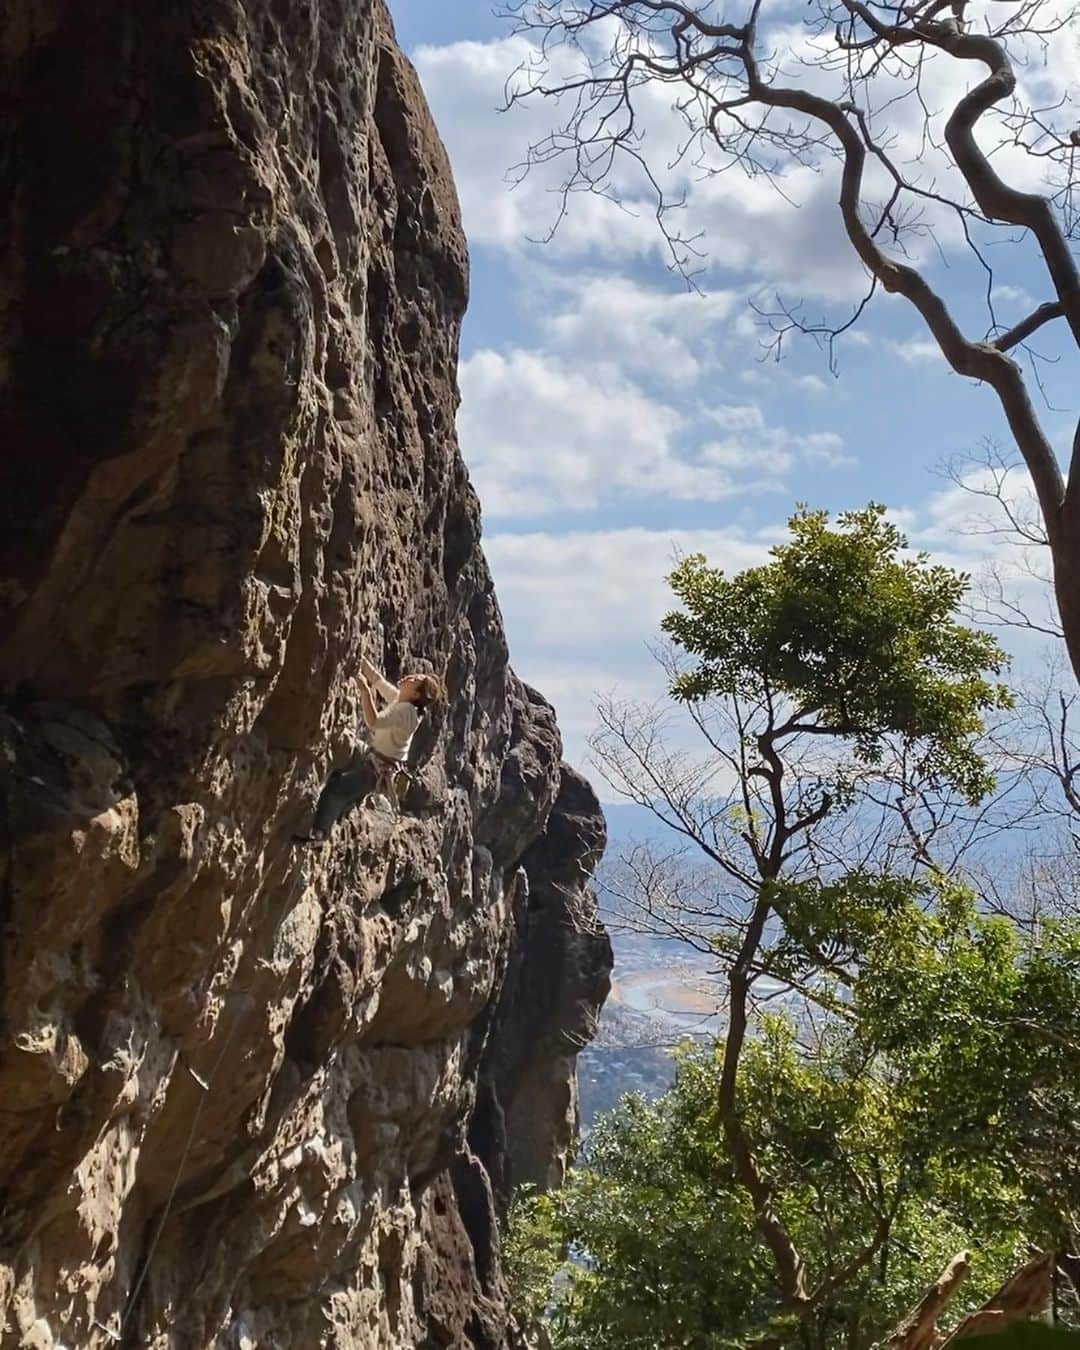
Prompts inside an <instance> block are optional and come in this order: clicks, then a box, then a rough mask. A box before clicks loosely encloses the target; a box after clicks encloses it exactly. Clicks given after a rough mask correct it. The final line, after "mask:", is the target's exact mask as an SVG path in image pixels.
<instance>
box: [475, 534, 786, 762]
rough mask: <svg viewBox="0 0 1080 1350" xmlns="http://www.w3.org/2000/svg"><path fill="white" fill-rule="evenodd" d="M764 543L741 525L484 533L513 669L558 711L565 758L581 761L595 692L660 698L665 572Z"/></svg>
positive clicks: (742, 556)
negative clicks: (689, 560) (680, 561)
mask: <svg viewBox="0 0 1080 1350" xmlns="http://www.w3.org/2000/svg"><path fill="white" fill-rule="evenodd" d="M768 547H769V545H768V543H767V542H766V541H764V540H762V539H760V538H758V537H756V536H749V535H747V534H745V533H743V532H741V531H739V530H737V529H730V530H648V529H642V528H636V527H632V528H629V529H621V530H604V531H574V532H572V533H569V534H553V533H547V532H532V533H528V534H494V535H492V536H490V537H488V538H486V539H485V541H484V551H485V553H486V554H487V558H488V561H489V563H490V564H491V570H492V574H493V576H494V578H495V587H496V590H497V592H498V595H499V603H500V605H501V607H502V610H503V615H504V617H505V620H506V625H507V632H508V634H509V638H510V656H511V660H512V662H513V664H514V668H515V670H516V671H517V672H518V674H519V675H520V676H521V677H522V679H525V680H528V681H529V683H530V684H534V685H535V686H536V687H537V688H538V689H541V690H543V692H544V695H545V697H547V698H548V699H550V700H551V702H552V703H554V705H555V708H556V711H557V712H558V714H559V725H560V726H561V727H562V731H563V737H564V740H565V744H566V755H567V758H568V759H569V760H570V761H571V762H572V763H576V764H579V765H581V764H584V763H585V759H586V741H587V738H588V736H589V733H590V732H591V731H592V729H593V727H594V725H595V717H594V713H593V710H594V708H595V705H596V700H597V697H598V696H599V695H601V694H604V693H607V692H609V691H611V690H617V691H618V693H619V694H620V696H621V697H629V698H636V699H652V698H657V697H659V696H660V695H661V694H662V693H663V688H664V685H663V679H662V677H661V675H660V673H659V668H658V667H657V666H656V665H655V662H654V661H653V659H652V656H651V655H650V653H649V650H648V645H649V644H650V643H652V642H655V641H657V640H658V639H659V638H660V637H661V633H660V621H661V619H662V618H663V616H664V615H665V614H666V613H667V612H668V611H669V610H671V609H673V608H674V607H675V604H674V598H673V596H672V594H671V592H670V590H669V589H668V586H667V583H666V581H665V577H666V576H667V575H668V573H669V572H670V571H671V569H672V566H673V565H674V562H675V560H676V558H677V557H678V556H681V555H684V554H687V553H704V554H705V555H706V557H707V558H708V559H709V561H710V562H711V563H712V564H713V565H714V566H718V567H723V568H724V569H725V570H726V571H729V572H738V571H741V570H742V569H743V568H746V567H752V566H753V565H755V564H756V563H759V562H763V561H764V560H765V558H766V556H767V551H768Z"/></svg>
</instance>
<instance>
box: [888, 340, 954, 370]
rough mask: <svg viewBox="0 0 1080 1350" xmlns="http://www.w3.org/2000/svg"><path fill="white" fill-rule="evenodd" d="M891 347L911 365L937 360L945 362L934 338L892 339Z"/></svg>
mask: <svg viewBox="0 0 1080 1350" xmlns="http://www.w3.org/2000/svg"><path fill="white" fill-rule="evenodd" d="M889 348H890V350H892V351H894V352H895V353H896V355H897V356H898V357H899V358H900V360H901V361H905V362H907V364H908V365H909V366H918V365H927V364H930V363H932V362H935V361H941V362H944V360H945V358H944V357H943V356H942V354H941V348H940V347H939V346H938V345H937V343H936V342H934V341H933V339H932V338H904V339H903V340H902V341H896V340H891V341H890V342H889Z"/></svg>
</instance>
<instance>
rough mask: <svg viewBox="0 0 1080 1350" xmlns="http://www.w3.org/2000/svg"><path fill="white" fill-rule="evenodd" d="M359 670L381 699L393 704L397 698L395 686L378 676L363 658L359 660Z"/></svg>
mask: <svg viewBox="0 0 1080 1350" xmlns="http://www.w3.org/2000/svg"><path fill="white" fill-rule="evenodd" d="M360 669H361V670H362V671H363V673H364V678H365V679H367V680H370V681H371V683H372V684H373V685H374V686H375V688H376V689H377V690H378V691H379V693H380V694H381V695H382V697H383V698H384V699H386V701H387V702H388V703H393V702H394V700H395V699H396V698H397V696H398V691H397V686H396V685H393V684H391V683H390V681H389V680H388V679H387V678H386V677H385V675H382V674H380V672H379V671H377V670H376V669H375V667H374V666H373V665H372V664H371V662H370V661H369V660H368V659H367V658H366V657H364V656H362V657H361V658H360ZM369 725H370V723H369Z"/></svg>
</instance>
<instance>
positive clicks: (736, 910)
mask: <svg viewBox="0 0 1080 1350" xmlns="http://www.w3.org/2000/svg"><path fill="white" fill-rule="evenodd" d="M657 656H658V658H659V659H660V660H661V662H662V664H663V665H664V669H665V673H666V675H667V676H668V677H669V679H671V678H673V677H674V675H675V674H676V673H677V670H678V657H677V654H676V653H675V652H674V651H673V650H671V649H658V651H657ZM598 714H599V722H600V729H599V731H598V732H597V733H596V735H595V736H594V738H593V741H592V749H593V759H594V763H595V765H596V767H597V768H598V770H599V772H600V773H601V774H602V776H603V777H604V778H605V779H606V781H607V782H608V783H609V785H610V786H611V787H613V788H614V789H615V790H616V791H617V792H618V793H619V794H620V795H621V796H622V797H624V798H625V799H626V800H628V801H631V802H634V803H635V804H637V805H638V806H639V807H641V808H643V809H645V810H647V811H648V812H649V813H650V814H651V815H652V816H653V817H654V818H655V820H656V821H657V822H659V823H660V824H662V825H663V826H664V827H665V828H666V831H667V832H668V834H669V835H670V838H671V839H672V840H673V841H674V842H673V843H672V844H671V845H667V846H665V845H661V846H659V847H657V846H656V845H651V844H639V845H635V846H631V847H630V848H628V849H627V850H626V851H625V852H624V853H623V855H622V857H621V858H619V859H618V860H617V861H616V862H615V863H614V864H612V865H609V867H608V868H607V869H606V871H605V872H604V874H603V875H602V877H601V879H600V889H601V894H602V895H603V897H604V899H605V900H606V901H607V903H608V905H609V906H610V905H614V906H615V907H616V908H617V912H618V914H619V915H620V916H621V918H622V921H623V923H624V924H625V925H626V926H627V927H628V928H629V929H630V931H633V932H638V933H647V934H650V935H654V936H655V935H659V936H663V937H666V938H672V939H676V940H678V941H680V942H682V943H685V944H687V945H688V946H689V947H690V948H691V949H693V950H695V951H696V952H698V953H700V954H702V955H703V956H706V957H708V958H710V960H711V961H712V963H713V968H714V970H715V973H716V975H717V977H718V979H719V980H720V981H722V983H723V986H724V1005H723V1006H724V1011H725V1014H726V1030H725V1034H724V1045H723V1058H722V1072H721V1079H720V1087H719V1093H718V1106H719V1114H720V1119H721V1122H722V1126H723V1129H724V1133H725V1138H726V1141H727V1145H728V1148H729V1150H730V1154H731V1158H732V1162H733V1165H734V1167H735V1170H736V1173H737V1175H738V1177H739V1180H740V1183H741V1184H742V1185H743V1187H744V1188H745V1190H746V1192H747V1194H748V1195H749V1197H750V1198H751V1200H752V1203H753V1206H754V1211H755V1215H756V1220H757V1226H758V1230H759V1232H760V1234H761V1237H762V1239H763V1241H764V1243H765V1244H766V1246H767V1247H768V1249H769V1251H770V1253H771V1255H772V1257H773V1260H774V1262H775V1265H776V1270H777V1273H778V1276H779V1279H780V1282H781V1285H782V1287H783V1289H784V1295H785V1300H786V1302H787V1303H788V1305H789V1306H790V1308H791V1309H792V1310H793V1311H795V1312H796V1313H797V1315H798V1316H800V1317H802V1316H805V1315H808V1314H809V1313H810V1312H811V1311H812V1310H813V1309H814V1308H816V1307H819V1306H821V1304H822V1303H823V1302H824V1301H826V1300H827V1299H828V1298H829V1297H830V1296H831V1294H832V1293H834V1292H835V1290H836V1289H837V1288H839V1287H841V1285H842V1284H844V1283H846V1282H847V1281H848V1280H850V1279H851V1278H852V1277H853V1276H854V1275H855V1274H856V1273H857V1272H858V1271H859V1270H861V1269H863V1268H864V1267H865V1265H866V1264H867V1263H868V1262H870V1261H871V1260H873V1259H874V1256H875V1253H876V1252H877V1251H878V1250H879V1249H880V1247H881V1245H882V1244H883V1243H884V1242H885V1241H886V1240H887V1237H888V1232H889V1224H890V1222H891V1211H890V1205H889V1203H888V1202H887V1201H886V1200H885V1199H883V1200H882V1207H881V1210H880V1220H881V1222H880V1225H879V1227H878V1229H877V1231H876V1233H875V1235H874V1237H873V1238H872V1239H871V1240H870V1242H869V1243H868V1245H867V1246H866V1248H865V1250H864V1251H863V1252H861V1253H860V1254H859V1255H858V1257H857V1258H856V1259H855V1262H854V1263H853V1264H852V1265H851V1266H849V1267H847V1268H845V1269H843V1270H839V1271H835V1272H833V1274H832V1275H831V1276H830V1277H829V1278H828V1279H827V1280H826V1281H825V1282H824V1283H819V1284H818V1285H817V1286H815V1287H811V1286H810V1284H809V1281H808V1277H807V1273H806V1270H805V1267H804V1264H803V1260H802V1257H801V1255H800V1253H799V1251H798V1249H797V1247H796V1245H795V1243H794V1242H793V1240H792V1237H791V1235H790V1233H789V1232H788V1231H787V1229H786V1227H785V1225H784V1222H783V1219H782V1217H781V1215H780V1214H779V1212H778V1210H777V1208H776V1205H775V1203H774V1199H773V1195H772V1192H771V1189H770V1186H769V1183H768V1179H767V1178H766V1176H765V1175H763V1173H762V1171H761V1170H760V1168H759V1165H758V1162H757V1159H756V1158H755V1153H754V1147H753V1144H752V1141H751V1139H750V1137H749V1135H748V1133H747V1131H746V1129H745V1128H744V1125H743V1120H742V1114H741V1109H740V1104H739V1101H738V1099H737V1093H736V1082H737V1075H738V1069H739V1063H740V1059H741V1056H742V1053H743V1049H744V1046H745V1044H746V1040H747V1037H748V1035H749V1034H750V1031H751V1023H752V1017H753V1013H754V1010H755V1007H756V1006H757V1005H758V1004H760V1003H762V1002H768V1001H769V1000H771V999H773V998H775V997H778V996H780V997H790V998H793V999H794V1000H795V1001H796V1002H797V1004H798V1006H799V1008H800V1009H801V1010H803V1011H804V1013H805V1014H807V1025H808V1034H811V1033H812V1031H813V1021H812V1017H813V1012H814V1010H815V1009H820V1010H821V1011H822V1012H824V1013H826V1014H828V1015H829V1016H830V1017H834V1018H835V1017H839V1018H846V1017H847V1016H848V1015H849V1011H850V992H851V989H852V986H853V985H854V983H855V981H856V980H857V978H858V971H857V969H856V968H855V966H854V965H853V963H852V960H851V954H850V953H849V952H847V951H846V950H845V949H844V947H843V945H842V943H841V942H839V941H835V942H834V941H832V940H831V939H829V940H825V941H824V942H823V943H819V942H817V940H815V939H814V938H812V937H807V936H805V935H800V936H799V937H798V938H797V939H793V938H792V936H791V932H790V922H789V921H790V918H791V916H790V915H789V914H788V912H787V910H786V908H785V900H784V898H783V896H784V887H783V885H780V884H778V883H783V882H788V881H799V880H805V879H809V878H815V879H819V880H820V879H829V878H830V877H832V878H839V877H840V876H841V875H849V874H850V873H851V872H853V871H859V870H866V871H871V870H873V871H888V872H891V873H892V874H894V875H895V874H897V873H903V872H904V871H905V870H907V871H909V872H911V873H916V872H919V871H923V872H929V871H938V870H941V869H945V868H952V867H954V866H955V865H956V863H957V862H958V861H959V860H960V859H961V858H964V857H966V856H967V855H968V854H970V853H972V852H973V851H977V850H978V849H979V847H980V846H982V845H986V846H992V845H993V843H994V841H996V840H997V839H998V838H999V837H1000V836H1001V834H1002V833H1003V832H1005V831H1009V830H1016V829H1022V828H1024V826H1025V825H1026V824H1029V823H1031V822H1030V818H1031V812H1032V810H1033V806H1032V799H1031V796H1030V794H1024V793H1021V792H1019V791H1017V792H1015V800H1014V791H1013V789H1014V784H1013V781H1012V780H1013V778H1014V777H1015V776H1016V775H1015V774H1014V773H1013V768H1012V765H1011V762H1010V761H1009V759H1008V758H1007V756H1006V753H1005V752H1004V751H1001V752H1000V753H999V752H998V750H997V747H996V745H995V744H994V743H993V742H992V741H990V740H988V742H987V747H986V748H987V750H988V753H990V754H992V755H994V754H997V757H998V760H999V767H1000V769H1001V772H1002V775H1003V783H1002V789H1003V790H1002V792H1001V793H1000V794H999V795H998V797H997V798H996V799H995V803H994V804H993V805H992V806H990V807H986V808H983V807H972V806H970V805H968V804H966V803H965V802H963V800H962V799H961V798H960V797H959V796H958V795H957V794H955V793H954V792H952V791H951V790H950V789H949V788H948V787H946V786H944V785H942V784H940V783H937V782H935V781H934V778H933V776H932V775H929V774H927V773H925V772H923V771H921V769H920V763H919V757H918V755H917V754H916V753H914V751H913V749H912V747H910V746H904V745H902V744H899V743H898V744H896V745H893V746H889V747H887V748H886V751H885V753H884V754H883V757H882V759H881V761H880V763H877V764H869V765H868V764H863V763H860V762H858V761H856V760H854V759H849V758H847V757H846V756H847V751H846V750H845V749H844V748H843V746H842V744H841V742H842V740H843V734H842V729H838V728H835V727H830V726H828V725H826V724H824V723H822V722H821V721H820V719H819V718H817V717H816V716H815V715H814V714H813V713H812V712H808V711H807V710H805V709H802V708H800V707H798V706H796V705H795V704H794V703H792V701H791V700H790V699H788V698H786V697H785V696H784V695H782V694H781V693H779V692H777V691H774V690H771V689H769V687H768V684H767V682H766V683H765V684H764V686H763V691H762V693H761V696H760V697H755V696H751V695H749V694H732V695H730V696H728V697H725V698H724V699H721V700H713V701H704V702H699V703H691V704H689V705H687V707H686V719H687V724H688V725H687V727H685V728H680V727H679V725H678V724H677V714H676V712H675V710H674V709H672V708H671V707H670V706H668V705H639V704H633V703H626V702H620V701H618V700H616V699H607V700H605V701H604V702H602V703H601V705H600V707H599V709H598ZM685 730H689V731H691V732H692V734H693V736H694V738H695V744H696V746H697V747H699V748H698V749H691V748H688V745H687V742H686V739H685V735H682V734H681V732H682V731H685Z"/></svg>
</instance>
